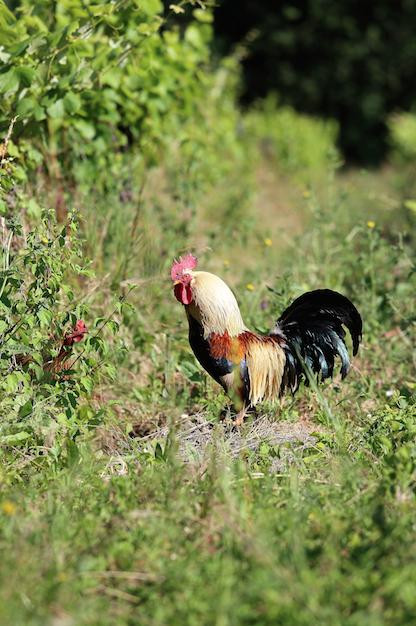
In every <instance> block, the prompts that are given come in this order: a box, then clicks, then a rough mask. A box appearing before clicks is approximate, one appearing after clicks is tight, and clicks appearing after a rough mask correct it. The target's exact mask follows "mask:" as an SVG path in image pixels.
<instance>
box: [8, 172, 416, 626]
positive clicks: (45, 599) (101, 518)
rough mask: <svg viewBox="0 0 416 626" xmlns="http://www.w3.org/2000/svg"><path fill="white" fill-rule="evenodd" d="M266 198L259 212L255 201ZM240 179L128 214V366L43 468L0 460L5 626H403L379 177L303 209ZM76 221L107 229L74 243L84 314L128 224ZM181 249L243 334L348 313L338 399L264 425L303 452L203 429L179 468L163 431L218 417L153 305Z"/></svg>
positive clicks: (104, 302) (405, 385)
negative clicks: (226, 300) (310, 314)
mask: <svg viewBox="0 0 416 626" xmlns="http://www.w3.org/2000/svg"><path fill="white" fill-rule="evenodd" d="M265 176H266V178H267V180H268V185H269V190H268V193H267V194H266V195H267V197H268V202H263V200H264V198H265V196H264V195H262V194H264V193H265V190H264V186H263V187H262V188H261V189H260V188H259V185H257V187H256V183H255V180H256V179H257V180H260V181H264V179H265V178H264V177H265ZM252 179H253V181H254V182H253V183H252V184H253V185H254V195H251V196H247V198H248V201H246V202H243V201H242V200H241V202H240V203H239V202H237V200H236V199H238V197H239V194H240V192H241V184H240V183H239V181H238V179H236V178H234V179H233V178H232V179H231V180H232V183H231V184H230V185H229V186H228V187H227V186H223V187H221V186H219V187H218V188H217V189H216V192H215V193H214V194H213V195H212V196H210V197H209V196H207V197H200V198H197V202H196V204H195V209H193V210H192V211H188V209H187V208H186V206H185V205H183V213H182V214H181V213H179V214H178V212H177V211H176V210H175V206H176V207H177V206H178V198H179V203H180V202H181V196H180V195H179V196H178V193H179V192H177V193H176V195H175V193H174V192H173V191H172V184H173V183H172V182H170V183H168V184H166V187H165V188H164V190H163V191H159V192H157V193H156V192H152V193H147V195H146V193H145V194H144V200H143V206H142V209H141V212H140V217H139V222H138V229H137V233H135V236H136V235H139V237H138V238H137V240H136V239H135V240H134V241H133V242H132V245H130V244H129V247H128V254H129V259H128V264H127V270H126V276H124V278H126V279H128V280H130V282H132V283H134V282H135V283H137V286H136V289H135V290H134V291H133V292H132V294H131V295H130V297H129V299H130V302H131V304H132V308H131V309H129V310H127V311H126V312H125V313H124V317H123V319H120V321H121V323H122V324H121V339H122V341H123V342H124V343H125V345H126V348H127V349H126V350H123V351H121V352H120V351H118V352H117V353H116V354H115V356H114V362H115V365H116V367H117V375H116V379H115V380H113V381H112V382H109V381H108V380H107V379H105V378H104V379H103V381H102V384H101V386H99V387H98V388H97V389H96V390H95V395H94V398H93V401H94V402H95V404H96V405H98V406H100V405H106V406H107V407H110V408H111V407H112V409H111V411H110V414H112V417H111V416H108V417H107V418H106V419H105V421H104V423H102V424H101V425H100V426H98V427H97V428H96V429H93V430H89V431H85V432H83V433H81V434H80V435H79V436H78V438H76V439H75V440H69V441H68V442H67V443H66V444H65V443H64V444H62V446H61V449H60V452H59V453H55V454H52V453H51V450H52V449H53V445H54V440H53V433H52V434H50V436H49V437H50V440H49V443H48V442H45V447H43V449H42V448H41V447H40V446H38V447H36V446H33V447H24V446H22V447H15V448H11V449H10V448H9V449H5V450H4V452H3V453H2V469H1V474H0V476H1V485H2V493H1V501H0V510H1V519H0V532H1V535H0V548H1V554H2V559H1V564H0V573H1V579H2V580H1V586H0V589H1V591H0V616H1V617H0V619H1V623H2V624H14V625H19V624H22V625H23V624H24V625H27V624H42V625H44V624H51V625H52V624H53V625H54V626H55V625H62V626H63V625H66V624H74V625H75V624H76V625H77V626H78V625H81V624H82V625H84V624H88V625H93V624H97V625H98V624H99V625H100V626H101V625H105V624H120V625H122V624H126V625H132V624H143V625H147V624H148V625H166V624H178V625H180V626H183V625H188V624H189V625H194V624H195V625H199V624H218V625H221V626H222V625H224V626H228V625H230V626H231V625H234V624H238V625H240V624H247V625H249V624H262V625H263V624H264V625H267V624H270V625H276V624H282V625H285V626H286V625H289V624H290V625H298V624H299V625H305V626H310V625H311V624H317V625H318V624H331V625H338V624H339V625H344V624H345V625H347V624H348V625H357V626H358V625H363V626H364V625H366V626H367V625H369V624H370V625H372V626H373V625H374V626H379V625H380V626H381V625H382V624H383V625H384V624H412V623H414V621H415V619H416V596H415V594H414V584H415V581H416V548H415V545H416V543H415V529H414V519H415V513H416V501H415V495H414V489H415V471H416V444H415V441H414V438H415V434H416V408H415V398H414V388H415V377H414V353H413V349H414V322H415V309H414V306H415V305H414V293H415V274H414V266H413V265H412V261H411V249H412V246H413V245H414V240H412V238H411V235H410V234H407V235H405V236H404V237H400V236H399V231H402V232H404V231H405V230H406V228H407V222H406V214H405V213H401V211H402V209H401V200H400V194H399V193H398V191H397V189H396V188H395V187H394V184H393V182H394V180H395V179H394V175H393V173H390V178H388V179H387V180H388V182H387V183H386V176H383V175H382V174H379V175H377V174H374V173H373V174H367V175H364V174H362V173H359V172H349V173H348V174H347V175H345V174H338V175H336V176H335V177H334V176H332V175H331V176H329V177H328V179H327V181H326V182H325V181H324V182H321V183H320V185H319V187H318V188H317V189H312V190H304V189H301V188H297V187H296V186H294V184H293V183H292V182H291V181H290V180H287V179H285V178H284V177H282V176H281V175H279V174H278V172H276V171H275V170H272V169H270V168H269V166H268V165H267V164H261V165H260V166H259V168H258V169H257V170H256V171H252ZM390 181H393V182H390ZM386 184H389V187H388V190H387V192H386ZM273 192H274V194H273ZM183 193H185V192H183ZM386 193H388V194H389V198H390V201H391V204H390V205H389V206H387V207H386V206H385V203H384V204H383V201H382V200H383V198H384V197H385V194H386ZM182 198H183V196H182ZM105 200H106V202H107V205H106V206H108V205H110V206H111V209H109V210H107V214H105V213H104V201H105ZM109 200H110V202H109ZM136 200H137V198H136ZM113 201H114V202H113ZM89 202H90V204H91V203H93V204H94V203H95V205H96V207H97V212H96V213H95V216H98V219H100V217H99V216H100V213H99V212H98V209H101V210H102V211H103V212H102V215H103V216H104V215H106V216H107V217H106V219H107V224H108V225H109V227H108V228H107V236H106V237H101V238H100V237H99V236H98V235H100V230H99V229H96V235H97V239H96V240H93V239H92V238H89V239H88V241H87V244H88V243H89V245H90V246H91V247H93V249H94V251H95V254H94V260H95V265H96V270H97V278H95V279H91V282H90V283H89V282H88V281H87V282H86V284H83V285H82V287H81V288H82V289H83V292H84V293H85V294H89V295H88V296H87V297H88V298H89V300H90V302H91V303H92V306H93V308H95V310H96V311H97V313H100V312H101V313H102V312H108V310H109V307H110V302H111V297H110V294H111V288H112V287H111V285H112V283H113V288H114V281H115V280H116V278H115V276H116V275H117V272H118V271H120V267H121V266H122V261H123V257H122V254H123V239H125V238H126V237H127V233H128V229H129V226H128V224H131V223H132V222H131V220H134V219H135V217H134V216H135V210H136V209H135V206H137V205H135V199H134V198H133V200H132V201H131V202H130V203H128V204H127V206H126V204H124V205H123V204H121V203H120V200H117V199H116V198H115V197H114V198H113V199H111V198H108V197H107V198H106V199H105V198H104V197H101V196H100V195H99V194H97V196H96V197H92V198H91V197H90V198H89ZM80 204H81V209H82V198H81V200H80ZM282 206H284V207H285V214H284V215H282V214H281V211H280V207H282ZM392 206H393V209H394V210H392ZM215 207H216V208H215ZM218 207H222V208H221V210H219V209H218ZM108 211H110V212H108ZM121 211H122V212H123V215H124V216H125V219H124V220H122V221H120V217H118V218H117V215H120V213H118V212H121ZM86 217H87V223H86V224H85V230H86V232H87V233H88V232H92V231H93V230H94V228H93V227H94V223H95V224H96V223H97V221H96V220H97V217H95V218H94V221H93V220H91V221H88V213H87V214H86ZM117 219H118V220H119V221H118V222H114V223H113V222H112V220H117ZM368 221H370V223H369V225H368V224H367V222H368ZM371 222H375V227H373V224H372V223H371ZM265 239H267V240H268V239H270V240H271V245H268V244H270V242H269V241H267V243H265ZM188 248H192V249H194V250H196V251H197V252H198V253H199V256H200V264H201V267H204V268H206V269H208V270H212V271H215V272H217V273H220V274H221V275H222V276H223V277H224V278H225V280H227V281H228V282H229V283H230V285H231V286H232V287H233V288H234V289H235V291H236V293H237V295H238V298H239V301H240V304H241V308H242V311H243V315H244V317H245V319H246V321H247V322H248V323H249V324H250V326H251V327H253V328H258V329H266V328H268V327H269V326H271V324H272V322H273V320H274V318H276V317H277V315H278V313H279V311H281V310H282V308H283V307H284V306H285V305H286V304H287V303H288V302H289V300H290V299H292V298H293V297H295V296H296V295H298V294H299V293H300V292H301V291H304V290H306V289H310V288H316V287H320V286H324V285H325V286H327V287H330V288H333V289H338V290H340V291H343V292H344V293H346V294H347V295H349V296H350V297H351V298H352V299H353V300H354V302H355V303H356V304H357V306H358V308H359V309H360V310H361V312H362V315H363V318H364V344H363V347H362V349H361V351H360V354H359V357H358V359H356V360H355V361H354V367H353V369H352V371H351V373H350V375H349V377H348V378H347V379H346V381H345V382H344V383H343V384H342V385H339V381H336V382H335V383H334V384H329V385H328V384H327V385H325V387H324V388H323V389H322V390H321V392H316V391H314V390H307V389H305V388H302V389H301V390H300V391H299V393H298V395H297V396H296V399H295V401H292V400H290V399H288V400H287V401H286V403H285V405H284V407H283V408H282V409H279V408H276V407H263V413H264V414H265V415H266V416H268V417H269V419H270V420H272V421H273V420H275V421H277V423H287V424H288V427H289V430H290V427H291V425H293V428H295V427H296V426H299V424H306V425H307V428H308V432H309V433H312V434H313V437H314V440H313V445H312V446H309V447H308V446H302V445H301V444H300V443H299V442H296V441H292V442H291V441H286V442H283V443H281V444H270V443H268V442H267V441H266V440H264V441H261V437H260V440H259V442H258V443H259V445H258V446H257V447H256V449H254V450H253V449H249V447H248V446H245V445H244V433H248V432H249V431H250V428H251V425H250V422H249V423H248V424H247V425H246V426H244V427H243V443H242V446H241V450H240V451H239V453H238V454H237V455H236V454H235V453H234V452H233V451H232V450H231V448H230V438H229V434H228V433H227V431H225V430H224V428H223V426H221V425H220V424H219V425H217V426H215V427H214V434H213V436H212V439H211V443H210V444H209V445H208V447H207V448H206V449H205V450H204V451H203V453H202V454H201V455H199V456H196V457H195V456H194V457H192V456H191V457H189V456H188V457H187V456H186V454H185V455H184V453H183V451H182V452H181V453H180V452H179V444H180V441H179V440H180V432H179V430H178V428H179V427H178V423H179V420H180V416H181V415H182V414H183V413H186V414H188V415H190V416H191V417H192V415H195V414H198V415H199V416H200V418H201V419H202V420H208V421H212V422H214V424H216V423H217V422H218V416H219V412H220V409H221V406H222V404H223V401H224V400H225V399H223V397H222V396H219V395H218V390H217V388H216V387H215V385H214V383H212V382H211V381H209V380H207V378H206V376H205V374H204V373H202V372H201V370H200V369H199V368H198V367H197V366H196V365H195V362H194V358H193V356H192V354H191V353H190V349H189V347H188V344H187V336H186V335H187V332H186V322H185V319H184V317H185V316H184V314H183V311H182V309H181V307H180V306H179V305H178V304H177V303H176V301H175V300H174V298H173V296H172V293H171V287H170V284H169V280H168V275H167V270H168V267H169V264H170V262H171V259H172V256H173V254H175V253H178V252H181V251H183V250H184V249H188ZM93 281H95V282H93ZM248 284H252V285H253V287H254V290H251V289H249V288H247V285H248ZM93 287H94V289H92V288H93ZM164 425H167V427H168V430H169V432H170V434H169V436H168V437H167V439H166V438H165V437H164V436H163V435H162V434H161V433H163V432H164V431H163V430H160V427H162V426H164ZM132 431H135V432H136V434H140V435H144V434H145V435H147V437H148V438H147V439H142V438H141V437H140V436H139V437H132V436H131V432H132ZM48 446H49V449H48ZM185 461H186V462H185ZM276 468H277V469H276Z"/></svg>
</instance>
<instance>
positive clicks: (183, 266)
mask: <svg viewBox="0 0 416 626" xmlns="http://www.w3.org/2000/svg"><path fill="white" fill-rule="evenodd" d="M197 264H198V259H197V258H196V257H195V256H194V255H193V254H190V253H189V254H185V256H181V257H179V259H178V260H177V261H176V260H175V261H174V262H173V264H172V267H171V270H170V275H171V278H172V280H180V279H181V278H182V274H183V272H184V271H185V270H194V269H195V268H196V266H197Z"/></svg>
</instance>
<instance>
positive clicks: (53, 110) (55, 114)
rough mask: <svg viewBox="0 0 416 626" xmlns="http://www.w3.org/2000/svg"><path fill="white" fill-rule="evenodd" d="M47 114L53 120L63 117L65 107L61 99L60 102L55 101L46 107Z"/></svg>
mask: <svg viewBox="0 0 416 626" xmlns="http://www.w3.org/2000/svg"><path fill="white" fill-rule="evenodd" d="M47 112H48V115H49V117H52V118H53V119H62V118H63V117H65V106H64V101H63V99H62V98H61V99H60V100H56V102H54V103H53V104H51V105H50V106H48V108H47Z"/></svg>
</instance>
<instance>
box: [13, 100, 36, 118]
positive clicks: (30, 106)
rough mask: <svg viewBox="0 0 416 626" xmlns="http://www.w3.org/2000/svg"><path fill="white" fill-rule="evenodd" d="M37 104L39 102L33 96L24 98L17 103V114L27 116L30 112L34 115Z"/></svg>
mask: <svg viewBox="0 0 416 626" xmlns="http://www.w3.org/2000/svg"><path fill="white" fill-rule="evenodd" d="M37 106H38V103H37V102H36V100H35V98H33V97H32V96H28V97H27V98H22V100H19V102H18V104H17V114H18V115H19V116H23V117H26V116H27V115H28V114H31V115H33V114H34V112H35V109H36V107H37Z"/></svg>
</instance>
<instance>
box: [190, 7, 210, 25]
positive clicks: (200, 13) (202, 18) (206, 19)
mask: <svg viewBox="0 0 416 626" xmlns="http://www.w3.org/2000/svg"><path fill="white" fill-rule="evenodd" d="M193 16H194V18H195V19H197V20H198V22H203V23H205V24H211V23H212V22H213V21H214V16H213V15H212V13H211V12H210V11H207V10H204V9H195V11H193Z"/></svg>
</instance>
